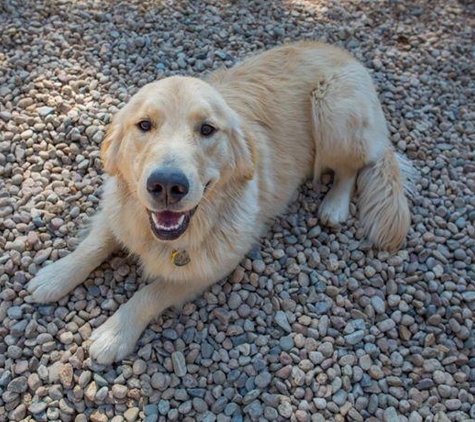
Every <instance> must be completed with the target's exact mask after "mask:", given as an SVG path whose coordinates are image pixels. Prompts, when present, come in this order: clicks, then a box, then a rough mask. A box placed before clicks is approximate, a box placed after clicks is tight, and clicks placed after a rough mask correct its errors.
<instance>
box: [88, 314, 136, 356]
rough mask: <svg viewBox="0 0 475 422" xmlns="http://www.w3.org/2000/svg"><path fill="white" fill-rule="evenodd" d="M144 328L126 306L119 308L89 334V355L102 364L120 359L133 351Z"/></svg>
mask: <svg viewBox="0 0 475 422" xmlns="http://www.w3.org/2000/svg"><path fill="white" fill-rule="evenodd" d="M144 328H145V327H144V326H142V325H141V324H140V322H137V321H136V320H134V315H133V314H129V313H128V311H127V309H126V308H120V309H119V310H118V311H117V312H116V313H115V314H114V315H113V316H111V317H110V318H109V319H108V320H107V321H106V322H105V323H104V324H102V325H101V326H100V327H99V328H97V329H96V330H94V331H93V333H92V334H91V340H93V343H92V344H91V346H90V348H89V355H90V356H91V357H92V358H93V359H94V360H95V361H96V362H97V363H100V364H103V365H108V364H110V363H113V362H116V361H119V360H122V359H124V358H125V357H126V356H127V355H129V354H130V353H132V352H133V350H134V348H135V344H136V343H137V340H138V339H139V337H140V334H141V333H142V331H143V329H144Z"/></svg>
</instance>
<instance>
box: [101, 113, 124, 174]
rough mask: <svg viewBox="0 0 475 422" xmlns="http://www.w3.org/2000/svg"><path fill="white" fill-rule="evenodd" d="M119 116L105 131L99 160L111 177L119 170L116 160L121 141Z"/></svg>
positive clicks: (117, 115) (121, 129) (115, 117)
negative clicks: (100, 159)
mask: <svg viewBox="0 0 475 422" xmlns="http://www.w3.org/2000/svg"><path fill="white" fill-rule="evenodd" d="M119 114H120V113H118V114H116V115H115V116H114V118H113V119H112V123H111V125H110V127H109V129H108V131H107V134H106V137H105V138H104V141H103V142H102V147H101V158H102V162H103V163H104V170H105V171H106V172H107V173H109V174H110V175H111V176H115V175H117V173H118V171H119V168H118V166H117V160H118V155H119V147H120V143H121V141H122V136H123V133H122V132H123V128H122V124H121V123H120V117H119Z"/></svg>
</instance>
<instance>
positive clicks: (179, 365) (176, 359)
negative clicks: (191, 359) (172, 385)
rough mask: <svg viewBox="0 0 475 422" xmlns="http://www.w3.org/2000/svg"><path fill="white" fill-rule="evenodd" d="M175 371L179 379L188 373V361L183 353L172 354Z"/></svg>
mask: <svg viewBox="0 0 475 422" xmlns="http://www.w3.org/2000/svg"><path fill="white" fill-rule="evenodd" d="M172 363H173V371H174V372H175V374H176V375H177V376H178V377H183V376H185V375H186V373H187V367H186V361H185V357H184V356H183V353H182V352H173V353H172Z"/></svg>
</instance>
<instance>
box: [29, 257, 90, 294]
mask: <svg viewBox="0 0 475 422" xmlns="http://www.w3.org/2000/svg"><path fill="white" fill-rule="evenodd" d="M68 258H69V256H67V257H65V258H63V259H60V260H59V261H56V262H54V263H53V264H50V265H48V266H46V267H44V268H42V269H41V270H40V271H38V274H36V276H35V277H34V278H33V279H32V280H31V281H30V282H29V283H28V284H27V286H26V288H27V290H28V292H29V293H30V295H31V297H32V299H33V301H34V302H37V303H50V302H56V301H57V300H59V299H61V298H62V297H63V296H65V295H67V294H68V293H69V292H70V291H71V290H72V289H74V287H76V285H77V284H78V282H77V278H78V276H79V275H78V273H77V271H74V268H73V267H71V262H70V259H68ZM80 281H82V280H80Z"/></svg>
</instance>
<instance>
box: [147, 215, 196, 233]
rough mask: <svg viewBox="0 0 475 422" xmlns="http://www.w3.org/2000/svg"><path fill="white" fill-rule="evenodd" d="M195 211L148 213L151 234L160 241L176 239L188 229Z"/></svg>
mask: <svg viewBox="0 0 475 422" xmlns="http://www.w3.org/2000/svg"><path fill="white" fill-rule="evenodd" d="M195 209H196V208H195ZM195 209H192V210H190V211H185V212H176V211H150V212H149V216H150V224H151V226H152V231H153V233H154V234H155V236H157V237H158V238H159V239H160V240H175V239H178V238H179V237H180V236H181V235H182V234H183V233H185V231H186V229H187V228H188V226H189V224H190V220H191V217H192V215H193V214H194V212H195Z"/></svg>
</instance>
